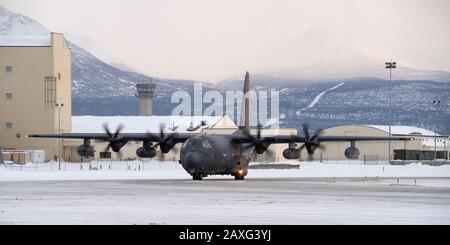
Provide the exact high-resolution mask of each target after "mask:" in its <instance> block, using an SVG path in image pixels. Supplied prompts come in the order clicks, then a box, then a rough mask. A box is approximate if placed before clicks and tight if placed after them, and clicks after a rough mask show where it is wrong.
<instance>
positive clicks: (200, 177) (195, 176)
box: [192, 173, 203, 180]
mask: <svg viewBox="0 0 450 245" xmlns="http://www.w3.org/2000/svg"><path fill="white" fill-rule="evenodd" d="M192 179H193V180H202V179H203V175H202V174H201V173H195V174H193V175H192Z"/></svg>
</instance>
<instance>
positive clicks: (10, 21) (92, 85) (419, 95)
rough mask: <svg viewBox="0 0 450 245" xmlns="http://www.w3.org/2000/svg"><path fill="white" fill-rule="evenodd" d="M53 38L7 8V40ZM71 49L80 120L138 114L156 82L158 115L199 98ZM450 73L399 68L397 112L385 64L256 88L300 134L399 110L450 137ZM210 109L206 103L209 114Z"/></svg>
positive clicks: (275, 78)
mask: <svg viewBox="0 0 450 245" xmlns="http://www.w3.org/2000/svg"><path fill="white" fill-rule="evenodd" d="M48 33H49V30H48V29H47V28H45V27H44V26H42V25H41V24H39V23H38V22H36V21H34V20H32V19H30V18H28V17H26V16H23V15H20V14H16V13H12V12H10V11H9V10H7V9H5V8H3V7H2V6H0V35H45V34H48ZM69 41H70V40H69ZM69 45H70V47H71V49H72V79H73V85H72V86H73V114H74V115H87V114H88V115H105V116H106V115H137V113H138V101H137V99H136V97H135V96H134V95H135V93H136V89H135V84H136V83H138V82H146V81H150V80H152V81H153V82H154V83H156V84H157V89H156V95H157V97H156V98H155V100H154V113H155V114H157V115H168V114H170V113H171V111H172V109H173V108H174V107H175V106H177V104H171V103H170V97H171V95H172V93H173V92H175V91H179V90H184V91H187V92H188V93H190V94H191V95H192V93H193V81H189V80H186V81H183V80H171V79H161V78H151V77H149V76H146V75H143V74H140V73H137V72H133V71H130V70H128V69H127V68H126V67H124V66H123V65H111V64H116V63H113V62H111V64H108V63H106V62H104V61H102V60H100V59H98V58H97V57H95V56H94V55H92V54H91V53H89V52H88V51H86V50H85V49H83V48H82V47H80V46H78V45H76V44H74V43H70V44H69ZM374 67H377V68H374ZM243 73H244V71H243ZM449 74H450V73H448V72H443V71H419V70H415V69H411V68H407V67H403V66H401V64H399V66H398V68H397V69H396V70H395V71H394V72H393V79H394V80H393V81H392V87H393V90H392V91H393V101H392V105H393V107H392V108H391V107H390V106H389V103H388V101H389V100H388V94H389V93H388V91H389V86H390V85H389V84H390V83H389V80H385V79H387V78H388V72H387V71H386V70H385V69H384V67H383V64H381V67H380V65H379V64H374V65H373V66H360V67H357V66H355V67H351V68H348V67H340V66H339V65H324V64H321V65H311V66H307V67H301V68H296V69H278V70H275V71H273V72H265V73H259V74H254V73H252V74H251V81H252V82H251V85H252V89H254V90H272V89H277V90H279V91H280V113H281V114H284V118H283V119H282V121H281V126H282V127H295V128H299V127H301V125H302V123H304V122H309V123H310V124H311V128H312V129H317V128H326V127H329V126H333V125H337V124H352V123H353V124H356V123H359V124H388V123H389V118H390V115H391V114H390V111H391V109H392V113H393V115H394V116H393V123H394V124H395V125H410V126H418V127H423V128H427V129H430V130H434V129H436V131H437V132H439V133H441V134H450V105H449V106H447V107H440V108H437V107H435V106H434V105H433V104H432V101H433V100H435V99H441V100H442V101H443V103H442V104H447V105H448V103H450V102H449V98H450V83H449V81H450V79H449V78H450V75H449ZM382 78H384V79H382ZM436 81H438V82H436ZM242 84H243V77H239V78H235V79H228V80H226V81H222V82H220V83H218V84H217V85H211V84H206V85H207V86H206V88H204V91H205V90H211V89H215V90H218V91H220V92H221V93H224V91H226V90H240V89H242ZM337 85H339V86H337ZM207 106H208V104H205V105H204V108H205V107H207ZM390 108H391V109H390Z"/></svg>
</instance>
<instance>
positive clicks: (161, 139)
mask: <svg viewBox="0 0 450 245" xmlns="http://www.w3.org/2000/svg"><path fill="white" fill-rule="evenodd" d="M147 134H148V135H149V136H152V137H154V138H156V137H157V138H158V142H157V143H156V144H155V145H154V146H153V147H154V148H156V147H158V146H159V149H160V150H161V155H160V160H164V159H165V158H164V154H166V153H168V152H169V151H173V152H175V153H178V150H177V149H176V148H173V146H174V145H175V144H176V142H175V141H174V139H173V137H174V136H175V135H176V133H172V134H169V135H167V136H166V135H165V133H164V124H162V123H161V124H159V136H155V135H154V134H150V133H147Z"/></svg>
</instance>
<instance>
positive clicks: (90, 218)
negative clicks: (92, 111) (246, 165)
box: [0, 161, 450, 224]
mask: <svg viewBox="0 0 450 245" xmlns="http://www.w3.org/2000/svg"><path fill="white" fill-rule="evenodd" d="M57 166H58V164H57V163H55V162H53V163H46V164H43V165H37V166H35V165H32V164H29V165H27V166H25V167H22V169H21V168H20V167H17V166H15V167H12V166H10V165H6V168H5V167H3V166H0V224H450V184H449V183H450V166H448V165H447V166H445V165H444V166H439V167H433V166H427V165H421V164H410V165H406V166H390V165H358V164H321V163H315V162H311V163H302V165H301V166H300V169H285V170H284V169H250V170H249V175H248V176H247V178H246V180H244V181H235V180H234V179H233V178H232V177H231V176H211V177H208V178H206V179H205V180H204V181H192V180H191V177H190V176H189V175H188V174H187V173H186V172H184V170H183V169H182V168H181V166H180V165H179V164H177V163H176V162H158V161H151V162H146V163H145V164H144V163H142V162H139V161H133V162H128V163H127V162H122V163H120V162H112V165H111V163H108V162H103V163H101V164H100V162H99V163H98V164H97V163H96V162H92V163H91V169H98V170H89V163H84V164H82V165H80V164H79V163H78V164H74V163H67V164H66V163H62V164H61V167H62V169H63V170H61V171H59V170H56V169H57ZM110 166H111V167H112V170H109V167H110ZM100 168H101V169H100ZM397 181H398V182H397Z"/></svg>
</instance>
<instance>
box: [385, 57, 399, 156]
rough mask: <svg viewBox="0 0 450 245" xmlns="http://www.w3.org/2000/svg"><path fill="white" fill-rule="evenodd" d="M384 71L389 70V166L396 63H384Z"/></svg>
mask: <svg viewBox="0 0 450 245" xmlns="http://www.w3.org/2000/svg"><path fill="white" fill-rule="evenodd" d="M385 65H386V69H389V117H390V118H389V136H388V137H389V140H388V141H389V143H388V162H389V164H391V133H392V132H391V127H392V117H393V115H392V69H395V68H397V63H396V62H395V61H394V62H392V60H391V61H390V62H385Z"/></svg>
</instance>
